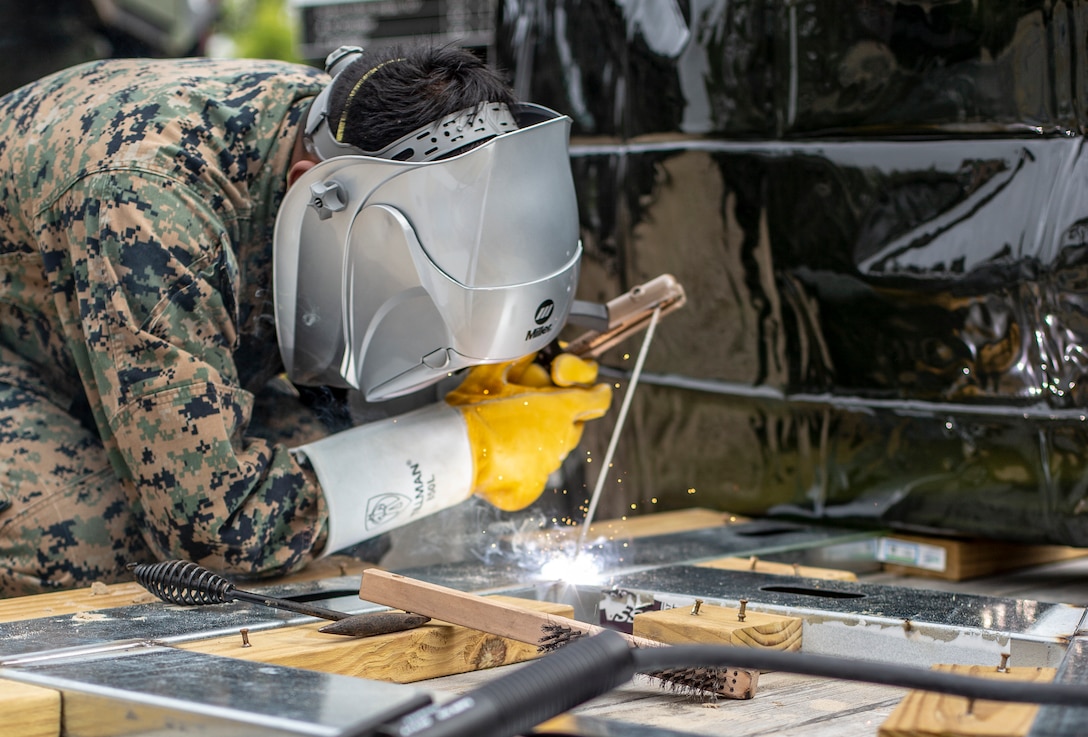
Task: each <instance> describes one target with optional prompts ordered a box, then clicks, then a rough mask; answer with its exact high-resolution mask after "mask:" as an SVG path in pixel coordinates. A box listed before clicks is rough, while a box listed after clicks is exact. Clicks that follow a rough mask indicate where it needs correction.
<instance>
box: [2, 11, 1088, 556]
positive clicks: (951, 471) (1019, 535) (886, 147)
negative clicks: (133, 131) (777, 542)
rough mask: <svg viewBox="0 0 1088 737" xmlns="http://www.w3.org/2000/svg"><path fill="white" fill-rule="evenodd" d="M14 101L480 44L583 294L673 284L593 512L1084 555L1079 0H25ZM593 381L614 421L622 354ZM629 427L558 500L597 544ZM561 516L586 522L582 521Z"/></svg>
mask: <svg viewBox="0 0 1088 737" xmlns="http://www.w3.org/2000/svg"><path fill="white" fill-rule="evenodd" d="M0 7H2V8H3V16H0V17H3V19H4V20H5V22H4V23H3V24H2V25H0V35H2V36H3V39H4V41H3V43H4V45H5V46H6V50H7V52H8V53H6V54H4V55H3V56H2V57H0V84H2V86H3V87H4V88H5V90H10V89H13V88H14V87H17V86H18V85H20V84H23V83H25V82H26V81H29V80H30V79H33V78H36V77H37V76H40V75H42V74H45V73H48V72H49V71H52V70H54V69H58V68H61V67H63V66H67V65H69V64H72V63H76V62H78V61H85V60H89V59H94V58H106V57H111V56H185V55H194V54H203V55H212V56H242V57H264V58H280V59H287V60H295V61H300V62H303V63H308V64H313V65H320V64H321V61H322V60H323V59H324V57H325V55H326V54H327V53H328V52H329V51H331V50H332V49H334V48H336V47H337V46H339V45H341V44H345V43H350V44H357V45H364V46H366V45H369V46H374V45H378V44H391V43H398V42H403V41H408V40H412V39H418V38H428V39H431V40H437V41H440V42H447V41H448V42H457V43H459V44H461V45H464V46H468V47H470V48H472V49H473V50H475V51H476V52H477V53H479V54H480V55H481V56H483V57H484V58H486V59H487V60H488V61H489V62H490V63H493V64H494V65H495V66H496V67H497V68H499V69H500V70H502V71H503V73H505V74H507V75H508V77H509V79H510V81H511V83H512V84H513V85H514V87H515V90H516V92H517V93H518V94H519V96H521V97H522V98H524V99H529V100H532V101H534V102H538V103H541V104H544V105H547V106H549V107H552V108H555V109H557V110H559V111H561V112H563V113H565V114H567V115H569V116H570V117H571V118H572V120H573V129H572V139H571V162H572V166H573V169H574V172H575V179H576V185H577V187H578V196H579V200H580V217H581V219H582V239H583V245H584V247H585V251H586V255H585V258H584V265H583V276H582V281H581V284H580V287H579V289H580V295H579V296H580V297H581V298H583V299H591V300H596V301H605V300H607V299H609V298H611V297H613V296H615V295H617V294H619V293H621V292H622V291H624V290H626V289H628V288H630V287H631V286H634V285H636V284H639V283H642V282H644V281H646V280H648V279H650V278H652V277H654V276H656V275H658V274H660V273H663V272H670V273H673V274H675V275H676V276H677V277H678V279H679V280H680V282H681V283H682V284H683V285H684V286H685V287H686V289H687V292H688V297H689V304H688V306H687V307H685V308H684V309H683V310H681V311H679V312H677V313H676V314H675V315H672V316H670V317H668V318H667V320H666V321H665V322H663V323H662V325H661V327H660V330H659V332H658V337H657V338H656V339H655V342H654V345H653V346H651V348H650V353H649V358H648V360H647V373H646V375H645V376H644V380H643V383H642V385H641V386H640V387H639V389H638V391H637V392H636V396H635V397H634V401H633V403H632V409H631V414H630V416H629V419H628V426H627V427H626V428H625V429H624V432H623V434H622V436H621V440H620V443H619V445H618V449H617V453H616V457H615V462H614V464H613V466H612V467H611V468H610V469H607V473H608V478H607V479H606V487H605V494H604V497H603V498H602V501H601V508H600V510H599V516H601V517H617V516H620V515H624V514H641V513H644V512H649V511H658V510H668V509H675V508H682V507H688V506H701V507H710V508H716V509H722V510H727V511H731V512H735V513H740V514H747V515H780V516H783V517H788V518H790V519H808V520H832V521H834V522H835V523H836V524H850V525H859V526H873V525H879V526H884V527H891V528H898V529H906V530H915V531H925V532H929V533H948V534H967V535H978V536H985V537H994V538H999V539H1005V540H1018V541H1023V542H1054V543H1063V544H1070V545H1079V546H1085V545H1088V461H1086V454H1085V446H1086V440H1088V433H1086V430H1085V427H1086V424H1085V415H1086V413H1088V409H1086V397H1088V395H1086V393H1085V389H1084V388H1083V387H1084V386H1085V379H1086V377H1085V371H1086V367H1088V352H1086V350H1085V345H1086V343H1088V304H1086V297H1088V195H1086V192H1088V187H1086V185H1088V165H1086V163H1085V160H1084V156H1083V155H1082V151H1083V145H1084V133H1085V128H1086V122H1088V117H1086V116H1088V112H1086V111H1088V104H1086V103H1088V85H1086V84H1085V80H1086V79H1088V47H1086V39H1088V33H1086V30H1088V0H927V1H926V2H920V1H919V0H821V1H820V2H815V1H813V2H804V1H803V0H357V1H355V2H349V1H344V0H341V1H339V2H329V1H326V0H292V1H291V2H284V1H281V0H220V1H216V0H189V1H187V2H185V1H181V0H156V1H154V2H152V0H144V1H140V0H82V1H80V0H67V1H63V0H61V1H58V2H55V3H50V4H45V3H36V4H32V3H16V2H13V1H12V0H4V2H3V4H2V5H0ZM638 347H639V344H638V342H637V340H636V341H634V342H633V343H632V344H631V345H627V346H621V347H620V348H618V349H616V350H615V351H613V352H612V353H611V354H610V355H609V356H608V357H607V358H606V359H605V361H604V362H603V363H604V371H605V374H606V375H607V376H608V377H609V378H610V380H613V381H615V382H616V385H617V388H618V391H617V397H616V401H617V406H618V403H619V402H620V401H621V400H622V398H623V393H624V391H625V386H626V379H627V376H628V372H629V371H630V367H631V365H632V354H635V353H637V351H638ZM614 420H615V413H613V414H612V415H611V416H610V417H609V418H607V419H605V420H604V421H601V422H597V423H592V424H591V425H590V426H588V427H587V431H586V435H585V438H584V440H583V447H582V448H581V449H580V450H579V452H577V453H576V454H574V457H573V458H572V459H571V462H570V463H568V464H567V465H568V467H567V468H566V469H565V471H566V472H565V474H564V475H563V478H557V479H555V483H554V488H553V489H551V490H550V491H549V492H546V498H545V499H543V500H542V502H541V505H544V506H546V507H547V508H548V509H549V510H553V509H554V510H560V511H558V512H556V513H555V514H556V515H557V516H559V517H563V516H565V517H567V518H570V519H573V520H574V521H577V519H578V518H579V517H578V515H579V512H580V510H583V509H584V504H585V500H586V498H587V491H588V489H591V488H592V486H593V485H594V483H595V481H596V474H597V472H598V470H599V465H600V464H598V467H594V466H593V465H592V463H586V459H587V458H590V459H593V458H596V459H600V458H601V457H602V456H603V455H604V450H605V448H606V446H607V444H608V441H609V439H610V436H611V432H612V423H613V422H614ZM563 510H565V511H563Z"/></svg>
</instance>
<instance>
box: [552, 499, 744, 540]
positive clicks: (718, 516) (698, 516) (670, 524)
mask: <svg viewBox="0 0 1088 737" xmlns="http://www.w3.org/2000/svg"><path fill="white" fill-rule="evenodd" d="M747 521H748V518H746V517H738V516H737V515H735V514H730V513H729V512H718V511H715V510H712V509H702V508H699V507H693V508H691V509H676V510H673V511H671V512H658V513H655V514H640V515H634V516H631V517H620V518H617V519H607V520H598V521H597V522H594V523H592V524H591V525H590V526H589V533H588V535H589V536H590V537H591V539H593V538H601V537H605V538H608V539H609V540H615V539H617V538H618V539H626V538H638V537H652V536H654V535H668V534H671V533H675V532H689V531H691V530H704V529H706V528H708V527H721V526H722V525H735V524H739V523H741V522H747ZM581 534H582V529H581V527H563V528H559V529H551V530H541V531H540V532H539V533H537V536H538V537H541V538H546V539H549V540H554V541H556V542H562V541H563V540H567V539H570V540H576V539H577V538H578V537H579V536H580V535H581Z"/></svg>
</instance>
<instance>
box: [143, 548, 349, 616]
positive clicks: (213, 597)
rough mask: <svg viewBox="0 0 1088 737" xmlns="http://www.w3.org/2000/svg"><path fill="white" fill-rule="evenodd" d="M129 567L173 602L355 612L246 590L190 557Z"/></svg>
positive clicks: (323, 612)
mask: <svg viewBox="0 0 1088 737" xmlns="http://www.w3.org/2000/svg"><path fill="white" fill-rule="evenodd" d="M128 568H129V570H130V571H132V575H133V576H135V577H136V580H137V581H138V582H139V584H140V585H141V586H143V587H144V588H145V589H147V590H148V591H150V592H151V593H152V594H154V595H155V596H157V597H159V598H160V599H162V600H163V601H166V602H169V603H171V604H181V605H183V606H194V605H203V604H226V603H227V602H230V601H234V600H235V599H237V600H239V601H248V602H250V603H253V604H261V605H262V606H267V607H272V608H274V609H283V610H286V611H289V612H294V613H295V614H305V615H307V616H310V617H318V618H319V619H330V620H334V621H336V620H341V619H346V618H347V617H350V616H352V615H350V614H348V613H346V612H338V611H335V610H333V609H325V608H323V607H319V606H311V605H309V604H305V603H303V602H298V601H291V600H289V599H277V598H275V597H273V596H265V595H264V594H257V593H254V592H252V591H243V590H242V589H239V588H237V587H236V586H235V585H234V584H232V583H231V582H230V581H228V580H227V579H225V578H224V577H223V576H220V575H219V574H217V573H212V572H211V571H209V570H208V569H207V568H204V567H203V566H200V565H197V564H196V563H192V562H189V561H184V560H164V561H160V562H158V563H132V564H130V565H129V566H128Z"/></svg>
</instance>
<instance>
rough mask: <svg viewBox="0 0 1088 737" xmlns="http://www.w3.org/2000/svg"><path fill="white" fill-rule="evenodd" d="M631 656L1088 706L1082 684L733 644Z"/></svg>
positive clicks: (658, 667) (644, 664)
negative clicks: (969, 673) (981, 675)
mask: <svg viewBox="0 0 1088 737" xmlns="http://www.w3.org/2000/svg"><path fill="white" fill-rule="evenodd" d="M633 653H634V658H635V667H636V669H637V670H638V671H639V672H643V671H647V670H653V671H668V670H671V669H675V668H684V669H691V668H696V667H700V666H702V667H714V668H720V667H723V666H729V667H732V668H751V669H753V670H755V669H758V670H768V671H772V670H773V671H782V672H785V673H795V674H797V675H804V676H816V677H820V678H833V679H836V680H841V681H859V682H862V683H874V684H878V685H882V686H898V687H901V688H910V689H916V690H919V691H933V692H936V693H942V694H948V695H950V696H962V697H964V698H967V699H981V700H984V701H1007V702H1018V703H1028V704H1054V705H1060V706H1088V689H1086V688H1085V687H1084V686H1082V685H1073V684H1061V683H1038V682H1031V681H1014V680H996V679H992V678H979V677H975V676H967V675H961V674H957V673H945V672H941V671H933V670H927V669H924V668H916V667H911V666H905V665H894V664H889V663H878V662H875V661H871V660H855V659H852V658H840V657H834V656H830V655H814V654H810V653H798V652H784V651H781V650H764V649H760V648H748V647H731V646H729V645H672V646H670V647H664V648H645V649H638V650H634V651H633Z"/></svg>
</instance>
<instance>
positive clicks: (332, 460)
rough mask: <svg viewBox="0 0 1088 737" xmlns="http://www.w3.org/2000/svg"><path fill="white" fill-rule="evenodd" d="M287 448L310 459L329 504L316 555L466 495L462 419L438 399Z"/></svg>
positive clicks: (467, 451) (468, 480) (468, 461)
mask: <svg viewBox="0 0 1088 737" xmlns="http://www.w3.org/2000/svg"><path fill="white" fill-rule="evenodd" d="M293 452H295V453H299V454H302V455H305V456H306V458H308V459H309V461H310V465H311V466H312V467H313V469H314V472H315V473H316V474H317V478H318V481H320V482H321V488H322V491H323V492H324V495H325V502H326V503H327V504H328V509H329V535H328V542H327V543H326V544H325V549H324V551H323V552H322V557H323V556H325V555H330V554H332V553H335V552H336V551H337V550H342V549H343V548H346V547H348V546H350V545H354V544H356V543H359V542H362V541H363V540H367V539H369V538H372V537H375V536H377V535H380V534H382V533H383V532H388V531H389V530H393V529H396V528H398V527H401V526H403V525H406V524H408V523H409V522H414V521H415V520H417V519H420V518H422V517H426V516H427V515H430V514H434V513H435V512H438V511H440V510H442V509H446V508H447V507H452V506H453V505H455V504H458V503H460V502H462V501H464V500H465V499H467V498H468V497H469V496H471V494H472V478H473V470H472V465H473V458H472V448H471V446H470V445H469V442H468V429H467V427H466V426H465V419H464V417H462V416H461V412H460V410H458V409H456V408H454V407H450V406H449V405H447V404H445V403H444V402H439V403H437V404H434V405H430V406H427V407H424V408H422V409H418V410H415V411H413V412H409V413H407V414H403V415H400V416H398V417H391V418H389V419H386V420H380V421H378V422H371V423H369V424H366V425H360V426H358V427H353V428H351V429H349V430H345V431H343V432H339V433H336V434H335V435H330V436H329V437H326V438H322V439H321V440H317V441H315V442H313V443H309V444H307V445H303V446H300V447H298V448H295V449H294V451H293Z"/></svg>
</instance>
